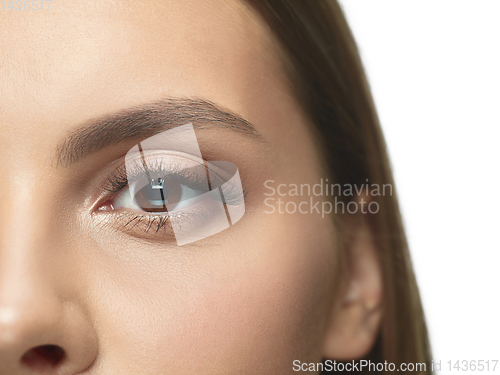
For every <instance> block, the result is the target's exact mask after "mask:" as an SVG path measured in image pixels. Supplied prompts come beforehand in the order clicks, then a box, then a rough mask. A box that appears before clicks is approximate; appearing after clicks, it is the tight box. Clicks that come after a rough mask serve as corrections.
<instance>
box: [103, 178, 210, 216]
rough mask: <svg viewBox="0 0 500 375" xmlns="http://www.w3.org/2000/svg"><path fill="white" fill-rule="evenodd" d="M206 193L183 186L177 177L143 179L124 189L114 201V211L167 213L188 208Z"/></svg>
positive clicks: (112, 202) (112, 201) (202, 190)
mask: <svg viewBox="0 0 500 375" xmlns="http://www.w3.org/2000/svg"><path fill="white" fill-rule="evenodd" d="M204 192H205V191H204V189H200V188H198V189H196V187H194V188H193V186H191V187H190V186H187V185H185V184H182V183H181V182H180V181H179V180H178V178H176V177H175V176H163V177H157V178H150V179H148V178H147V177H144V178H141V179H139V180H137V181H134V182H132V183H131V184H129V186H128V187H125V188H124V189H122V190H121V191H120V192H119V193H118V194H117V195H116V196H115V197H114V198H113V199H112V200H111V204H112V205H113V208H114V209H127V210H132V211H138V212H150V213H166V212H173V211H178V210H182V209H185V208H188V207H189V206H192V205H193V204H194V203H195V202H196V200H195V199H193V198H195V197H197V196H199V195H201V194H203V193H204Z"/></svg>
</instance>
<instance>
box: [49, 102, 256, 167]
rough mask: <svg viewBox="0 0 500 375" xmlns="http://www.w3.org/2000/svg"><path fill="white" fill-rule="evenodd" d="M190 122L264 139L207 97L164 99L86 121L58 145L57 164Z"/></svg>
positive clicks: (75, 159)
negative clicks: (204, 98)
mask: <svg viewBox="0 0 500 375" xmlns="http://www.w3.org/2000/svg"><path fill="white" fill-rule="evenodd" d="M188 123H192V124H193V128H194V129H204V128H205V129H206V128H214V127H218V128H224V129H229V130H232V131H236V132H239V133H243V134H245V135H248V136H251V137H254V138H257V139H262V135H260V134H259V133H258V132H257V131H256V130H255V128H254V127H253V126H252V124H250V123H249V122H248V121H247V120H245V119H243V118H242V117H240V116H238V115H237V114H235V113H232V112H230V111H228V110H225V109H219V108H218V107H217V106H216V105H215V104H214V103H212V102H210V101H208V100H203V99H185V98H165V99H161V100H158V101H155V102H152V103H147V104H142V105H139V106H135V107H132V108H128V109H125V110H121V111H119V112H116V113H114V114H111V115H107V116H104V117H101V118H98V119H93V120H90V121H87V122H86V123H84V124H83V125H82V126H80V127H79V128H78V129H76V130H74V131H72V132H71V133H70V134H69V135H68V136H67V137H66V138H65V139H64V140H63V141H62V142H61V143H60V144H59V145H58V146H57V149H56V158H57V165H61V166H64V167H67V166H70V165H71V164H74V163H76V162H77V161H79V160H81V159H82V158H85V157H87V156H89V155H90V154H93V153H96V152H98V151H100V150H102V149H104V148H106V147H109V146H113V145H117V144H119V143H122V142H126V141H130V140H134V139H141V138H147V137H151V136H153V135H155V134H157V133H160V132H163V131H166V130H169V129H172V128H174V127H177V126H180V125H185V124H188Z"/></svg>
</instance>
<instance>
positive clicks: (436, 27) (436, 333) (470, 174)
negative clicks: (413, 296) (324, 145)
mask: <svg viewBox="0 0 500 375" xmlns="http://www.w3.org/2000/svg"><path fill="white" fill-rule="evenodd" d="M340 3H341V5H342V7H343V9H344V11H345V13H346V17H347V20H348V22H349V24H350V26H351V28H352V30H353V33H354V36H355V38H356V40H357V43H358V46H359V48H360V52H361V58H362V59H363V62H364V65H365V69H366V72H367V75H368V79H369V82H370V84H371V88H372V93H373V96H374V99H375V104H376V106H377V109H378V113H379V116H380V120H381V123H382V127H383V130H384V133H385V136H386V141H387V144H388V148H389V153H390V156H391V160H392V165H393V168H394V173H395V178H396V187H397V190H398V196H399V198H400V202H401V206H402V213H403V219H404V222H405V226H406V229H407V234H408V238H409V243H410V248H411V254H412V258H413V261H414V265H415V270H416V274H417V280H418V283H419V286H420V290H421V294H422V300H423V305H424V309H425V312H426V316H427V322H428V327H429V330H430V339H431V344H432V347H433V355H434V358H435V360H441V362H442V371H440V372H439V373H440V374H459V372H457V371H456V370H453V369H452V372H450V371H449V370H448V369H446V368H445V367H447V366H448V365H447V364H446V366H445V363H446V362H447V361H449V360H452V361H456V360H479V359H483V360H488V359H490V360H492V359H496V360H499V361H500V324H499V320H500V245H499V243H500V241H499V234H500V230H499V224H500V179H499V177H498V172H499V161H500V147H499V142H500V137H499V136H500V132H499V128H500V114H499V113H500V74H499V70H500V52H499V51H500V1H494V0H490V1H487V0H476V1H472V0H471V1H457V0H454V1H451V0H448V1H443V0H419V1H401V0H392V1H387V0H377V1H374V0H341V1H340ZM460 373H463V371H460ZM468 373H472V372H471V371H470V372H468ZM476 373H479V372H477V371H476ZM482 373H485V372H482ZM495 373H498V374H500V362H499V364H498V366H497V369H496V371H495Z"/></svg>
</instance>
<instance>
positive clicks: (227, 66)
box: [0, 0, 276, 125]
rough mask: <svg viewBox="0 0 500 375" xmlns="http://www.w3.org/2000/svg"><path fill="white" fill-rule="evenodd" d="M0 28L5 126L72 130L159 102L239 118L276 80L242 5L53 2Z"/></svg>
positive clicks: (4, 16)
mask: <svg viewBox="0 0 500 375" xmlns="http://www.w3.org/2000/svg"><path fill="white" fill-rule="evenodd" d="M0 19H1V22H0V35H2V38H0V51H1V52H0V59H1V60H2V61H1V64H0V77H2V78H1V80H0V95H1V99H2V103H3V104H4V106H3V109H2V110H0V111H1V112H0V116H3V120H2V118H1V117H0V121H1V122H2V125H5V124H6V123H13V122H15V119H14V118H10V116H13V115H15V116H16V118H17V119H20V118H24V120H29V119H30V116H36V117H37V118H38V119H43V118H51V121H55V122H61V123H66V122H68V123H71V122H73V120H74V117H75V116H80V115H82V116H83V115H84V116H85V117H92V116H98V115H100V114H102V112H104V111H106V112H107V111H113V110H118V109H121V108H123V107H124V106H127V105H133V104H137V103H138V102H147V101H149V100H154V99H156V98H157V97H158V96H160V95H169V96H181V97H182V96H195V97H205V98H208V99H210V100H212V101H214V102H216V103H218V104H220V105H222V106H227V107H229V108H232V109H233V110H234V111H236V112H239V113H240V114H241V115H243V116H245V115H246V112H248V111H247V108H246V107H247V106H248V103H255V102H256V101H259V100H260V97H261V96H262V95H261V94H262V92H263V91H264V90H266V86H269V85H270V83H269V80H273V79H274V78H273V77H274V76H275V73H276V72H275V71H273V69H275V68H274V67H275V66H276V64H275V63H274V62H273V61H274V58H273V57H272V56H271V53H270V51H271V50H272V48H271V42H270V41H269V36H268V35H267V33H266V32H265V31H264V27H263V26H262V24H261V23H260V21H259V20H258V19H257V17H256V16H255V15H254V14H252V12H251V11H250V10H249V9H248V8H247V7H245V5H244V4H243V3H242V2H240V1H229V0H220V1H219V0H211V1H207V0H200V1H198V0H193V1H191V0H178V1H141V2H116V1H102V0H100V1H85V2H73V1H62V0H59V1H53V2H52V4H51V7H50V9H49V10H48V11H44V12H40V11H38V12H33V11H31V12H25V11H21V12H18V11H10V10H9V11H3V12H1V13H0ZM103 103H105V105H104V107H105V108H103ZM9 108H11V109H12V108H15V109H16V111H15V114H14V113H13V112H12V111H9ZM44 114H45V115H47V116H44ZM80 117H81V116H80Z"/></svg>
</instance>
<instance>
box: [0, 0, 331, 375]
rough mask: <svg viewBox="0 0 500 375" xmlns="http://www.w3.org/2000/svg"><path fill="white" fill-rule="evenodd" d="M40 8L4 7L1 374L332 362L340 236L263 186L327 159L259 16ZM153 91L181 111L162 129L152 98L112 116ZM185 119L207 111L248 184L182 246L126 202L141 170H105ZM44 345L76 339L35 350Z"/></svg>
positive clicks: (207, 130) (186, 4)
mask: <svg viewBox="0 0 500 375" xmlns="http://www.w3.org/2000/svg"><path fill="white" fill-rule="evenodd" d="M44 7H45V9H44V10H43V12H42V11H40V10H38V11H32V10H31V11H24V10H23V11H16V10H15V9H14V10H10V9H8V10H5V11H2V12H1V13H0V19H1V20H0V35H1V38H0V77H1V78H0V98H1V101H0V103H1V104H0V142H1V148H0V157H1V160H2V161H1V164H0V180H1V181H2V185H1V186H0V190H1V195H2V197H3V199H2V200H1V203H0V212H1V219H0V220H1V225H0V238H1V246H0V368H1V369H2V371H1V373H2V374H21V373H26V374H28V373H38V372H36V370H37V369H38V370H41V369H43V368H45V367H46V368H50V369H51V371H53V373H54V374H55V373H56V372H57V371H61V372H57V373H58V374H76V373H79V372H84V371H85V370H86V371H87V372H88V373H89V374H121V375H123V374H271V373H273V374H281V373H290V372H292V362H293V361H294V360H300V361H301V362H317V361H319V360H320V359H321V354H322V353H321V350H322V344H323V339H324V334H323V332H324V330H325V327H326V325H327V321H328V319H327V317H328V316H329V314H330V311H331V309H332V306H333V290H334V287H335V285H334V277H335V275H334V274H333V273H332V272H331V271H332V269H334V268H335V259H336V255H335V252H336V249H335V245H334V243H335V242H336V239H335V235H334V231H333V227H332V225H331V221H330V220H328V219H326V217H325V218H322V217H321V214H317V213H314V212H313V213H307V214H300V213H295V214H290V213H278V212H277V211H275V213H272V214H270V213H268V212H270V208H269V207H268V206H266V204H265V203H264V202H265V199H266V198H267V197H268V196H266V195H264V193H269V189H267V188H266V187H265V186H264V183H265V181H266V180H273V181H274V182H273V183H272V186H274V187H276V186H278V185H279V184H287V185H288V184H310V185H311V186H312V185H314V184H316V183H318V182H319V179H320V177H322V176H321V172H320V171H319V163H318V158H317V155H316V153H315V148H314V146H313V143H312V140H311V137H310V135H309V132H308V128H307V120H306V118H305V117H304V115H303V114H302V113H301V112H300V110H299V105H298V103H297V102H296V100H295V99H294V98H293V96H292V95H291V92H290V91H289V90H288V88H287V87H286V85H285V79H284V74H283V68H282V67H281V65H280V62H279V59H278V57H277V53H276V45H275V43H273V41H272V40H271V34H270V32H269V31H268V30H267V29H266V27H265V25H264V24H263V22H262V21H260V20H259V18H258V17H257V16H256V15H255V14H253V13H252V11H251V10H250V9H248V8H246V7H245V6H244V5H243V4H242V3H240V2H238V1H227V0H220V1H210V2H207V1H202V0H190V1H187V0H178V1H169V2H166V1H165V2H159V1H158V2H157V1H141V2H115V1H90V2H88V1H85V2H66V1H57V0H56V1H53V2H52V4H50V9H49V10H47V9H46V7H47V5H44ZM190 99H198V100H197V101H195V100H190ZM203 101H210V102H212V103H214V104H215V106H217V107H218V108H219V109H220V110H221V113H222V115H221V116H220V119H218V120H216V121H214V120H212V121H208V120H207V117H210V116H213V115H214V109H213V108H211V109H210V106H208V105H206V104H205V103H204V102H203ZM150 103H156V104H155V107H154V109H155V111H157V112H155V113H160V114H164V115H165V116H164V117H165V118H166V119H167V120H164V123H160V125H158V127H157V128H155V130H153V131H152V132H150V133H147V132H144V131H143V130H144V128H145V127H146V125H145V123H144V118H142V120H141V117H140V116H136V118H135V119H134V120H129V121H128V122H127V121H122V122H121V123H120V124H121V125H119V126H118V125H115V126H110V127H108V128H107V129H108V130H107V131H106V130H103V127H104V126H105V125H106V124H103V123H102V120H103V119H108V120H109V116H112V119H116V118H119V119H122V120H123V119H124V118H126V115H127V113H130V111H129V112H124V111H127V110H129V109H130V108H139V107H140V106H143V107H141V108H142V109H143V110H145V111H147V108H151V107H148V106H147V105H148V104H150ZM144 108H145V109H144ZM209 110H210V111H212V112H209ZM162 111H163V112H162ZM229 112H230V113H233V114H234V115H236V116H237V117H238V118H241V119H238V120H237V121H236V122H237V123H238V124H246V126H247V127H248V128H246V127H245V126H243V127H241V126H235V125H234V121H233V122H232V123H231V121H230V119H228V118H227V117H228V116H227V113H229ZM124 113H125V114H124ZM224 113H226V115H224ZM146 114H147V115H151V113H149V112H147V113H146ZM160 117H161V116H160ZM172 118H175V119H177V120H176V121H177V122H176V125H182V121H183V119H186V120H185V123H192V124H193V127H194V129H195V132H196V137H197V140H198V143H199V147H200V149H201V154H202V156H203V158H204V159H206V160H221V161H228V162H231V163H233V164H234V165H236V166H237V168H238V171H239V175H240V177H241V182H242V185H243V188H244V190H245V194H246V195H245V214H244V216H243V217H242V218H241V220H239V221H238V222H236V223H234V225H232V226H230V227H229V228H228V229H225V230H223V231H221V232H219V233H216V234H214V235H212V236H209V237H206V238H204V239H201V240H199V241H195V242H192V243H188V244H185V245H183V246H179V245H178V244H177V243H176V242H175V240H173V239H172V234H171V233H169V232H168V231H165V230H157V228H156V227H155V225H156V224H155V223H153V226H152V228H151V227H149V225H144V223H145V222H147V219H144V220H142V221H141V220H139V219H140V215H142V214H143V213H141V212H138V211H137V210H135V211H134V208H133V207H132V206H130V207H129V206H127V205H121V206H120V205H119V204H118V203H116V202H117V199H118V198H117V196H119V195H120V194H122V193H123V191H125V190H126V189H128V188H127V187H124V188H123V190H122V191H121V192H116V193H113V194H114V195H110V194H111V193H110V192H109V191H108V190H109V189H107V188H106V187H109V183H110V182H109V180H110V179H113V178H115V177H113V176H116V170H117V168H119V167H120V165H122V164H123V163H124V156H125V155H126V154H127V152H128V151H129V150H130V149H132V148H133V147H134V146H136V145H137V144H138V143H139V142H141V141H143V140H145V139H146V138H148V137H151V136H152V135H154V134H156V133H155V132H158V133H159V132H160V131H161V130H167V129H169V126H172V124H169V123H167V122H168V121H171V119H172ZM112 119H111V120H110V121H112ZM169 119H170V120H169ZM179 119H180V120H179ZM242 119H244V120H246V121H247V122H248V124H247V123H244V122H243V120H242ZM110 121H108V123H107V124H108V125H109V124H110ZM141 121H142V122H141ZM250 126H252V127H253V128H255V131H256V132H257V134H254V133H251V130H249V129H250ZM109 129H110V130H109ZM137 129H139V130H137ZM141 129H142V130H141ZM68 144H70V145H71V147H68ZM61 145H66V146H67V147H62V146H61ZM68 153H72V154H71V155H69V156H68V155H67V154H68ZM155 157H157V158H159V159H160V164H161V163H163V164H165V165H167V166H168V165H169V162H170V160H171V159H175V157H174V156H172V153H169V150H168V149H167V150H160V152H159V153H158V154H157V155H156V156H155ZM110 176H111V177H110ZM268 184H270V183H268ZM273 198H275V199H276V200H277V198H280V197H279V196H277V195H276V196H274V197H273ZM281 198H282V200H283V201H284V202H287V201H290V200H297V201H299V200H300V201H302V200H303V197H302V198H301V197H290V196H284V197H281ZM307 199H308V198H307ZM117 207H118V208H117ZM124 217H125V218H130V219H131V220H132V219H133V218H134V220H135V221H136V222H135V224H137V225H135V224H134V225H131V224H129V222H128V220H124ZM49 344H50V345H57V346H59V347H60V348H62V349H63V350H64V354H63V355H62V352H61V351H60V350H55V351H54V352H53V353H50V351H51V350H50V347H43V348H41V349H40V348H39V349H36V350H34V348H37V347H40V346H43V345H49ZM52 348H54V347H52ZM61 355H62V357H61ZM59 357H61V358H59ZM56 362H57V363H56ZM29 369H31V370H32V371H33V372H30V371H29ZM22 370H24V371H25V372H23V371H22ZM48 373H52V372H50V371H49V372H48Z"/></svg>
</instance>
